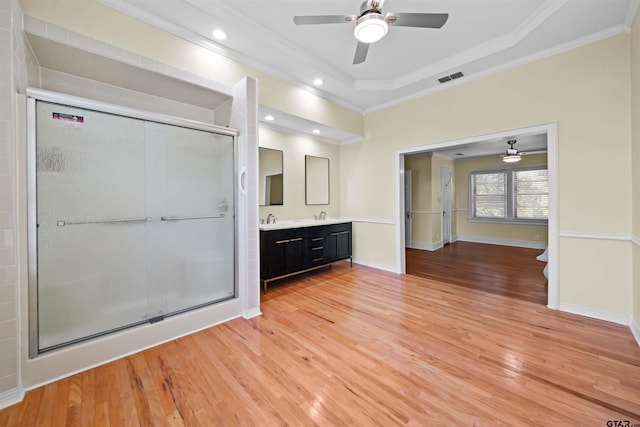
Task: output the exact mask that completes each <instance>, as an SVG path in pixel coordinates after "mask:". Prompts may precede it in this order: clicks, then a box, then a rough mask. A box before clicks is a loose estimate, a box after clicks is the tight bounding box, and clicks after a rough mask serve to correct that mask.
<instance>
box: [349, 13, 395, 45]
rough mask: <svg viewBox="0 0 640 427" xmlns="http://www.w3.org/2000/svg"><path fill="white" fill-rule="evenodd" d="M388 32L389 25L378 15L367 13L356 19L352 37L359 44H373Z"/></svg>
mask: <svg viewBox="0 0 640 427" xmlns="http://www.w3.org/2000/svg"><path fill="white" fill-rule="evenodd" d="M388 30H389V24H387V21H385V19H384V17H383V16H382V15H381V14H379V13H369V14H366V15H364V16H361V17H360V18H358V21H357V23H356V28H355V29H354V30H353V35H354V36H355V37H356V39H357V40H358V41H359V42H362V43H375V42H377V41H378V40H380V39H381V38H383V37H384V36H385V35H386V34H387V31H388Z"/></svg>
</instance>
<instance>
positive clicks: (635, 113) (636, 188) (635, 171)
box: [631, 12, 640, 340]
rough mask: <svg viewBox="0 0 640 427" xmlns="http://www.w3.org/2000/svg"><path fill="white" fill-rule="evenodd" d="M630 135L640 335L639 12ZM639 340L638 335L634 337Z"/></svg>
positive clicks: (633, 55)
mask: <svg viewBox="0 0 640 427" xmlns="http://www.w3.org/2000/svg"><path fill="white" fill-rule="evenodd" d="M631 134H632V157H631V163H632V165H633V167H632V168H631V171H632V185H633V238H634V245H633V254H634V255H633V256H634V258H633V317H634V321H635V328H636V333H637V334H640V327H639V326H638V325H640V12H638V14H636V19H635V22H634V24H633V28H632V31H631ZM636 338H637V339H638V340H640V335H638V336H637V337H636Z"/></svg>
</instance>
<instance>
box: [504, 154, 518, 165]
mask: <svg viewBox="0 0 640 427" xmlns="http://www.w3.org/2000/svg"><path fill="white" fill-rule="evenodd" d="M520 160H522V157H521V156H520V154H505V155H504V156H502V161H503V162H505V163H516V162H519V161H520Z"/></svg>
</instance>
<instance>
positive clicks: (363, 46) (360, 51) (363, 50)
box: [353, 42, 369, 64]
mask: <svg viewBox="0 0 640 427" xmlns="http://www.w3.org/2000/svg"><path fill="white" fill-rule="evenodd" d="M367 52H369V43H362V42H358V46H356V54H355V56H354V57H353V63H354V64H362V63H363V62H364V61H365V60H366V59H367Z"/></svg>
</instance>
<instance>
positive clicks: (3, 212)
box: [0, 0, 27, 407]
mask: <svg viewBox="0 0 640 427" xmlns="http://www.w3.org/2000/svg"><path fill="white" fill-rule="evenodd" d="M21 22H22V20H21V11H20V7H19V5H18V2H17V1H13V0H2V1H0V407H2V402H3V401H10V400H11V399H15V398H18V397H19V395H20V392H19V391H18V389H17V387H18V386H19V385H20V378H19V376H18V347H17V346H18V341H17V336H18V334H17V331H18V308H17V307H18V270H19V261H18V251H19V248H20V245H21V242H19V241H18V228H17V224H18V221H17V217H18V205H17V185H18V184H17V181H18V174H19V173H21V171H20V170H19V168H18V163H17V161H16V156H17V144H16V135H17V133H18V130H17V129H16V127H15V118H16V114H15V111H16V110H15V108H16V107H15V105H16V103H15V99H16V95H15V94H16V91H17V90H20V91H22V92H24V87H25V86H26V80H27V72H26V55H25V49H24V42H23V39H22V24H21Z"/></svg>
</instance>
